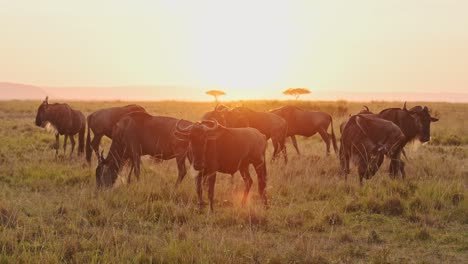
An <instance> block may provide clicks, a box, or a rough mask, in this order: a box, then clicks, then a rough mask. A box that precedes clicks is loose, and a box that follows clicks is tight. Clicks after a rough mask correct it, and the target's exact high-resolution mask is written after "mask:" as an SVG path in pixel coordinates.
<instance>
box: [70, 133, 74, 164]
mask: <svg viewBox="0 0 468 264" xmlns="http://www.w3.org/2000/svg"><path fill="white" fill-rule="evenodd" d="M70 142H71V151H70V159H71V157H72V154H73V151H74V150H75V136H74V135H71V136H70Z"/></svg>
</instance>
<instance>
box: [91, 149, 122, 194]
mask: <svg viewBox="0 0 468 264" xmlns="http://www.w3.org/2000/svg"><path fill="white" fill-rule="evenodd" d="M109 157H111V154H110V153H109V155H108V157H107V159H105V158H104V151H102V152H101V154H100V155H98V166H97V168H96V186H97V187H98V188H101V187H111V186H112V185H113V184H114V182H115V180H116V179H117V174H118V172H117V170H116V169H114V168H112V166H110V163H111V161H109Z"/></svg>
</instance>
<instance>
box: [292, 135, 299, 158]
mask: <svg viewBox="0 0 468 264" xmlns="http://www.w3.org/2000/svg"><path fill="white" fill-rule="evenodd" d="M291 141H292V144H293V146H294V148H295V149H296V151H297V154H298V155H301V152H300V151H299V147H298V146H297V140H296V136H291Z"/></svg>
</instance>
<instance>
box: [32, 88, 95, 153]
mask: <svg viewBox="0 0 468 264" xmlns="http://www.w3.org/2000/svg"><path fill="white" fill-rule="evenodd" d="M47 123H49V124H50V125H52V126H53V127H54V129H55V145H54V148H55V157H57V156H58V151H59V147H60V139H59V137H60V135H65V141H64V143H63V152H64V153H65V152H66V149H67V140H68V138H69V137H70V141H71V144H72V149H71V151H70V158H71V156H72V154H73V151H74V150H75V135H76V134H78V154H83V152H84V134H85V131H86V119H85V116H84V115H83V113H81V112H80V111H78V110H73V109H72V108H71V107H70V106H69V105H68V104H49V97H46V99H45V100H44V101H43V102H42V104H41V105H40V106H39V108H38V109H37V115H36V125H37V126H40V127H45V126H46V125H47Z"/></svg>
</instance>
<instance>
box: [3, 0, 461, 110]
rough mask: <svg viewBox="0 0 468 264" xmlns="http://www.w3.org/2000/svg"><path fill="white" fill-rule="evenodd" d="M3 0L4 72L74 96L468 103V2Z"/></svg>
mask: <svg viewBox="0 0 468 264" xmlns="http://www.w3.org/2000/svg"><path fill="white" fill-rule="evenodd" d="M0 3H1V4H0V36H1V44H0V47H1V48H0V68H1V71H0V82H13V83H23V84H31V85H35V86H39V87H53V89H54V91H56V92H57V91H59V92H62V93H61V94H62V97H70V99H73V97H76V98H78V97H80V96H83V94H80V95H75V94H74V93H73V92H72V91H71V90H70V93H68V94H67V92H66V91H67V89H70V88H66V87H92V89H91V88H90V89H88V90H86V91H88V92H89V93H90V94H86V96H87V98H115V97H118V96H117V95H114V96H113V94H112V93H113V92H112V91H113V89H109V88H105V87H117V86H118V87H132V86H139V87H142V86H144V87H146V88H145V89H136V90H135V91H140V92H141V94H137V95H136V94H132V96H133V97H129V98H127V99H135V98H136V99H138V98H141V99H145V98H147V99H171V98H172V99H176V100H211V98H210V97H209V96H207V95H205V94H204V91H206V90H209V89H220V90H224V91H226V93H227V95H226V96H224V97H223V98H222V99H223V100H240V99H287V97H286V96H284V95H282V94H281V91H282V90H284V89H286V88H288V87H307V88H309V89H310V90H311V91H312V94H310V95H307V96H304V97H303V98H304V99H308V100H315V99H330V100H333V99H351V100H359V99H360V98H359V96H357V95H356V94H358V95H362V96H363V97H362V99H363V100H369V99H392V100H393V99H395V100H404V99H408V97H411V98H410V99H414V100H417V99H420V100H425V99H429V100H436V99H440V100H448V101H452V100H453V101H457V100H458V101H460V100H464V101H468V94H466V92H467V90H468V89H467V87H468V15H467V13H468V1H463V0H460V1H455V0H424V1H423V0H421V1H415V0H406V1H404V0H401V1H399V0H392V1H390V0H389V1H375V0H357V1H326V0H323V1H319V0H309V1H307V0H305V1H252V0H250V1H219V0H218V1H206V0H198V1H189V0H188V1H183V0H159V1H149V0H148V1H114V0H105V1H104V0H102V1H91V0H86V1H83V0H82V1H61V0H42V1H22V0H15V1H7V0H0ZM64 87H65V88H64ZM93 87H94V88H93ZM99 87H103V88H99ZM163 87H169V88H168V89H163ZM171 87H172V88H171ZM0 89H1V88H0ZM122 89H123V88H122ZM129 89H130V90H131V88H129ZM146 93H147V94H146ZM353 93H354V95H353ZM63 94H65V95H63ZM122 94H125V93H124V92H123V93H122ZM366 94H367V96H365V95H366ZM67 95H68V96H67ZM373 96H374V97H373ZM452 97H453V98H452ZM80 98H81V97H80ZM121 99H126V98H121Z"/></svg>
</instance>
